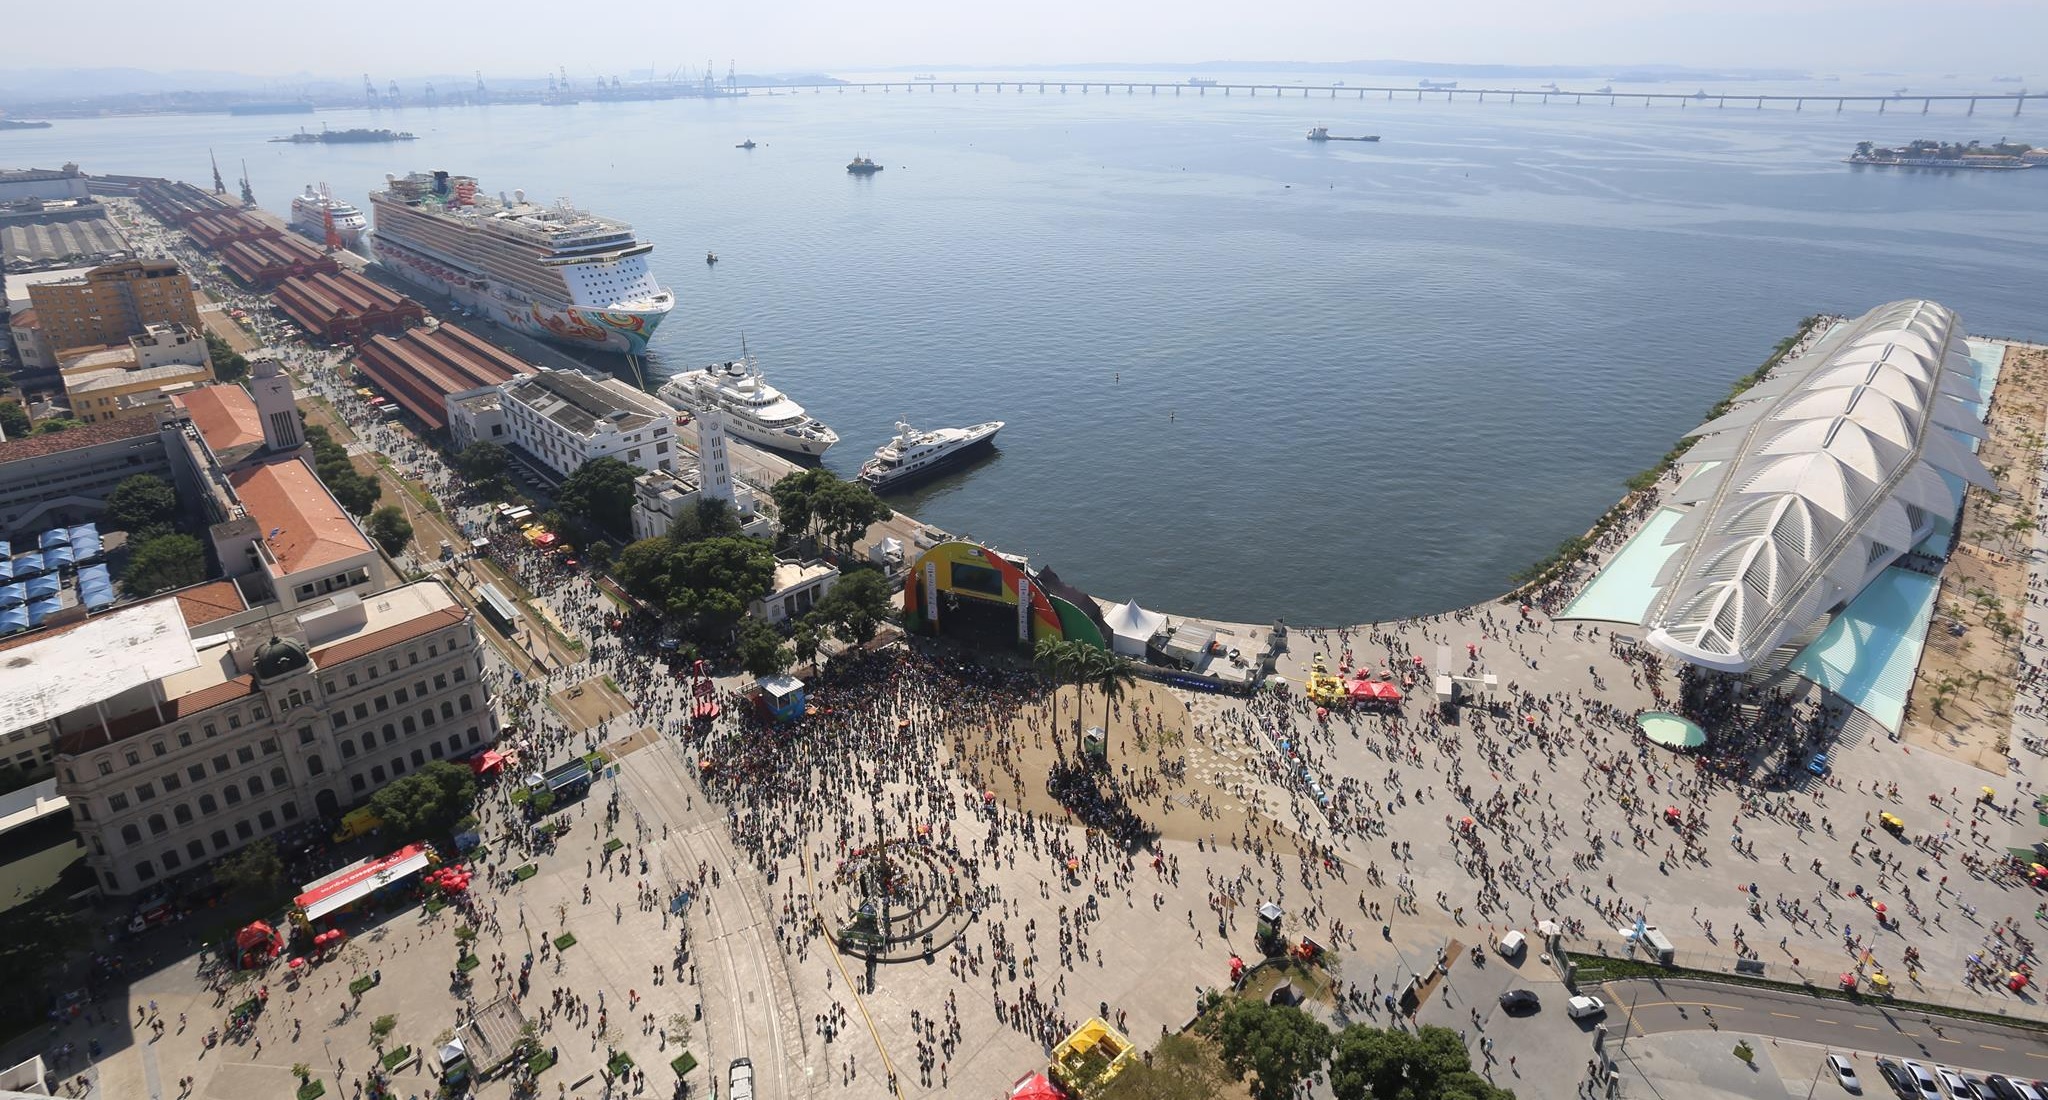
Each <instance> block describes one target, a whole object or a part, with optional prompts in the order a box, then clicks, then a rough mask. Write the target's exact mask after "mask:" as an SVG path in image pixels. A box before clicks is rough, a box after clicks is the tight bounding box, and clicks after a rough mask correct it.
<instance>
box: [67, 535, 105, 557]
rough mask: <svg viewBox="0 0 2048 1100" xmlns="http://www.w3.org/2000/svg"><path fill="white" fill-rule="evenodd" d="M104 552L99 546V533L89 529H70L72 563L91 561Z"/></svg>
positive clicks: (102, 547)
mask: <svg viewBox="0 0 2048 1100" xmlns="http://www.w3.org/2000/svg"><path fill="white" fill-rule="evenodd" d="M105 552H106V548H105V547H104V546H102V545H101V544H100V533H99V532H98V531H95V530H93V529H92V528H90V527H73V528H72V529H71V558H72V560H73V561H81V562H86V561H91V560H93V559H94V558H97V557H99V556H100V555H101V554H103V553H105Z"/></svg>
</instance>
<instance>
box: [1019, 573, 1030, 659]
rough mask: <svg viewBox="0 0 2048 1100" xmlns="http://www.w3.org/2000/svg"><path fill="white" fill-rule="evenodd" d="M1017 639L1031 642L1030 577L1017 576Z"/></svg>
mask: <svg viewBox="0 0 2048 1100" xmlns="http://www.w3.org/2000/svg"><path fill="white" fill-rule="evenodd" d="M1017 640H1018V641H1020V642H1023V643H1024V644H1026V645H1029V644H1031V578H1030V577H1025V576H1019V577H1018V578H1017Z"/></svg>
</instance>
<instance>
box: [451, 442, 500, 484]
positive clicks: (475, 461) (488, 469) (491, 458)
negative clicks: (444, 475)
mask: <svg viewBox="0 0 2048 1100" xmlns="http://www.w3.org/2000/svg"><path fill="white" fill-rule="evenodd" d="M511 463H512V456H511V454H510V453H508V452H507V451H506V450H505V448H503V447H500V446H498V445H497V444H496V443H493V442H491V441H490V440H488V439H479V440H477V441H476V442H474V443H472V444H470V445H469V446H467V447H464V448H463V449H462V450H461V451H460V452H458V453H457V454H456V456H455V468H456V469H457V470H458V471H460V472H461V474H462V476H463V477H466V478H468V479H469V480H471V481H489V480H490V479H492V478H494V477H503V476H504V475H505V471H506V470H507V469H508V468H510V466H511Z"/></svg>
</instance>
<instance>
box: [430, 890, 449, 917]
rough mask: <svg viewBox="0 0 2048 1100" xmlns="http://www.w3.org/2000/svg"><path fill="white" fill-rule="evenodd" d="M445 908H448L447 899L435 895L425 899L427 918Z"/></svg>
mask: <svg viewBox="0 0 2048 1100" xmlns="http://www.w3.org/2000/svg"><path fill="white" fill-rule="evenodd" d="M446 908H448V899H446V898H444V897H441V896H439V895H436V896H434V897H431V898H428V899H427V915H429V916H432V915H433V914H435V913H438V912H440V911H441V910H443V909H446Z"/></svg>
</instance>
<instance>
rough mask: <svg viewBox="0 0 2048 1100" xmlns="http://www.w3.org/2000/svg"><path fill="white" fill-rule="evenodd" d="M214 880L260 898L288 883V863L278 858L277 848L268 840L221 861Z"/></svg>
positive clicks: (254, 844) (214, 872)
mask: <svg viewBox="0 0 2048 1100" xmlns="http://www.w3.org/2000/svg"><path fill="white" fill-rule="evenodd" d="M213 877H214V878H215V879H217V880H219V881H220V882H222V883H224V884H225V885H227V886H229V887H231V888H233V889H236V890H240V891H244V892H246V893H250V894H255V895H257V896H259V897H260V896H262V895H265V894H268V893H269V892H270V891H272V890H275V889H276V888H277V884H278V883H279V882H282V881H283V880H284V860H282V859H280V858H278V854H277V845H276V844H273V843H271V841H270V838H268V837H264V838H263V839H261V840H255V841H251V842H250V843H248V844H246V845H243V846H242V849H241V851H238V852H236V853H235V854H234V855H231V856H229V857H228V858H226V859H224V860H221V861H220V862H219V863H218V864H216V865H215V866H214V869H213Z"/></svg>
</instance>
